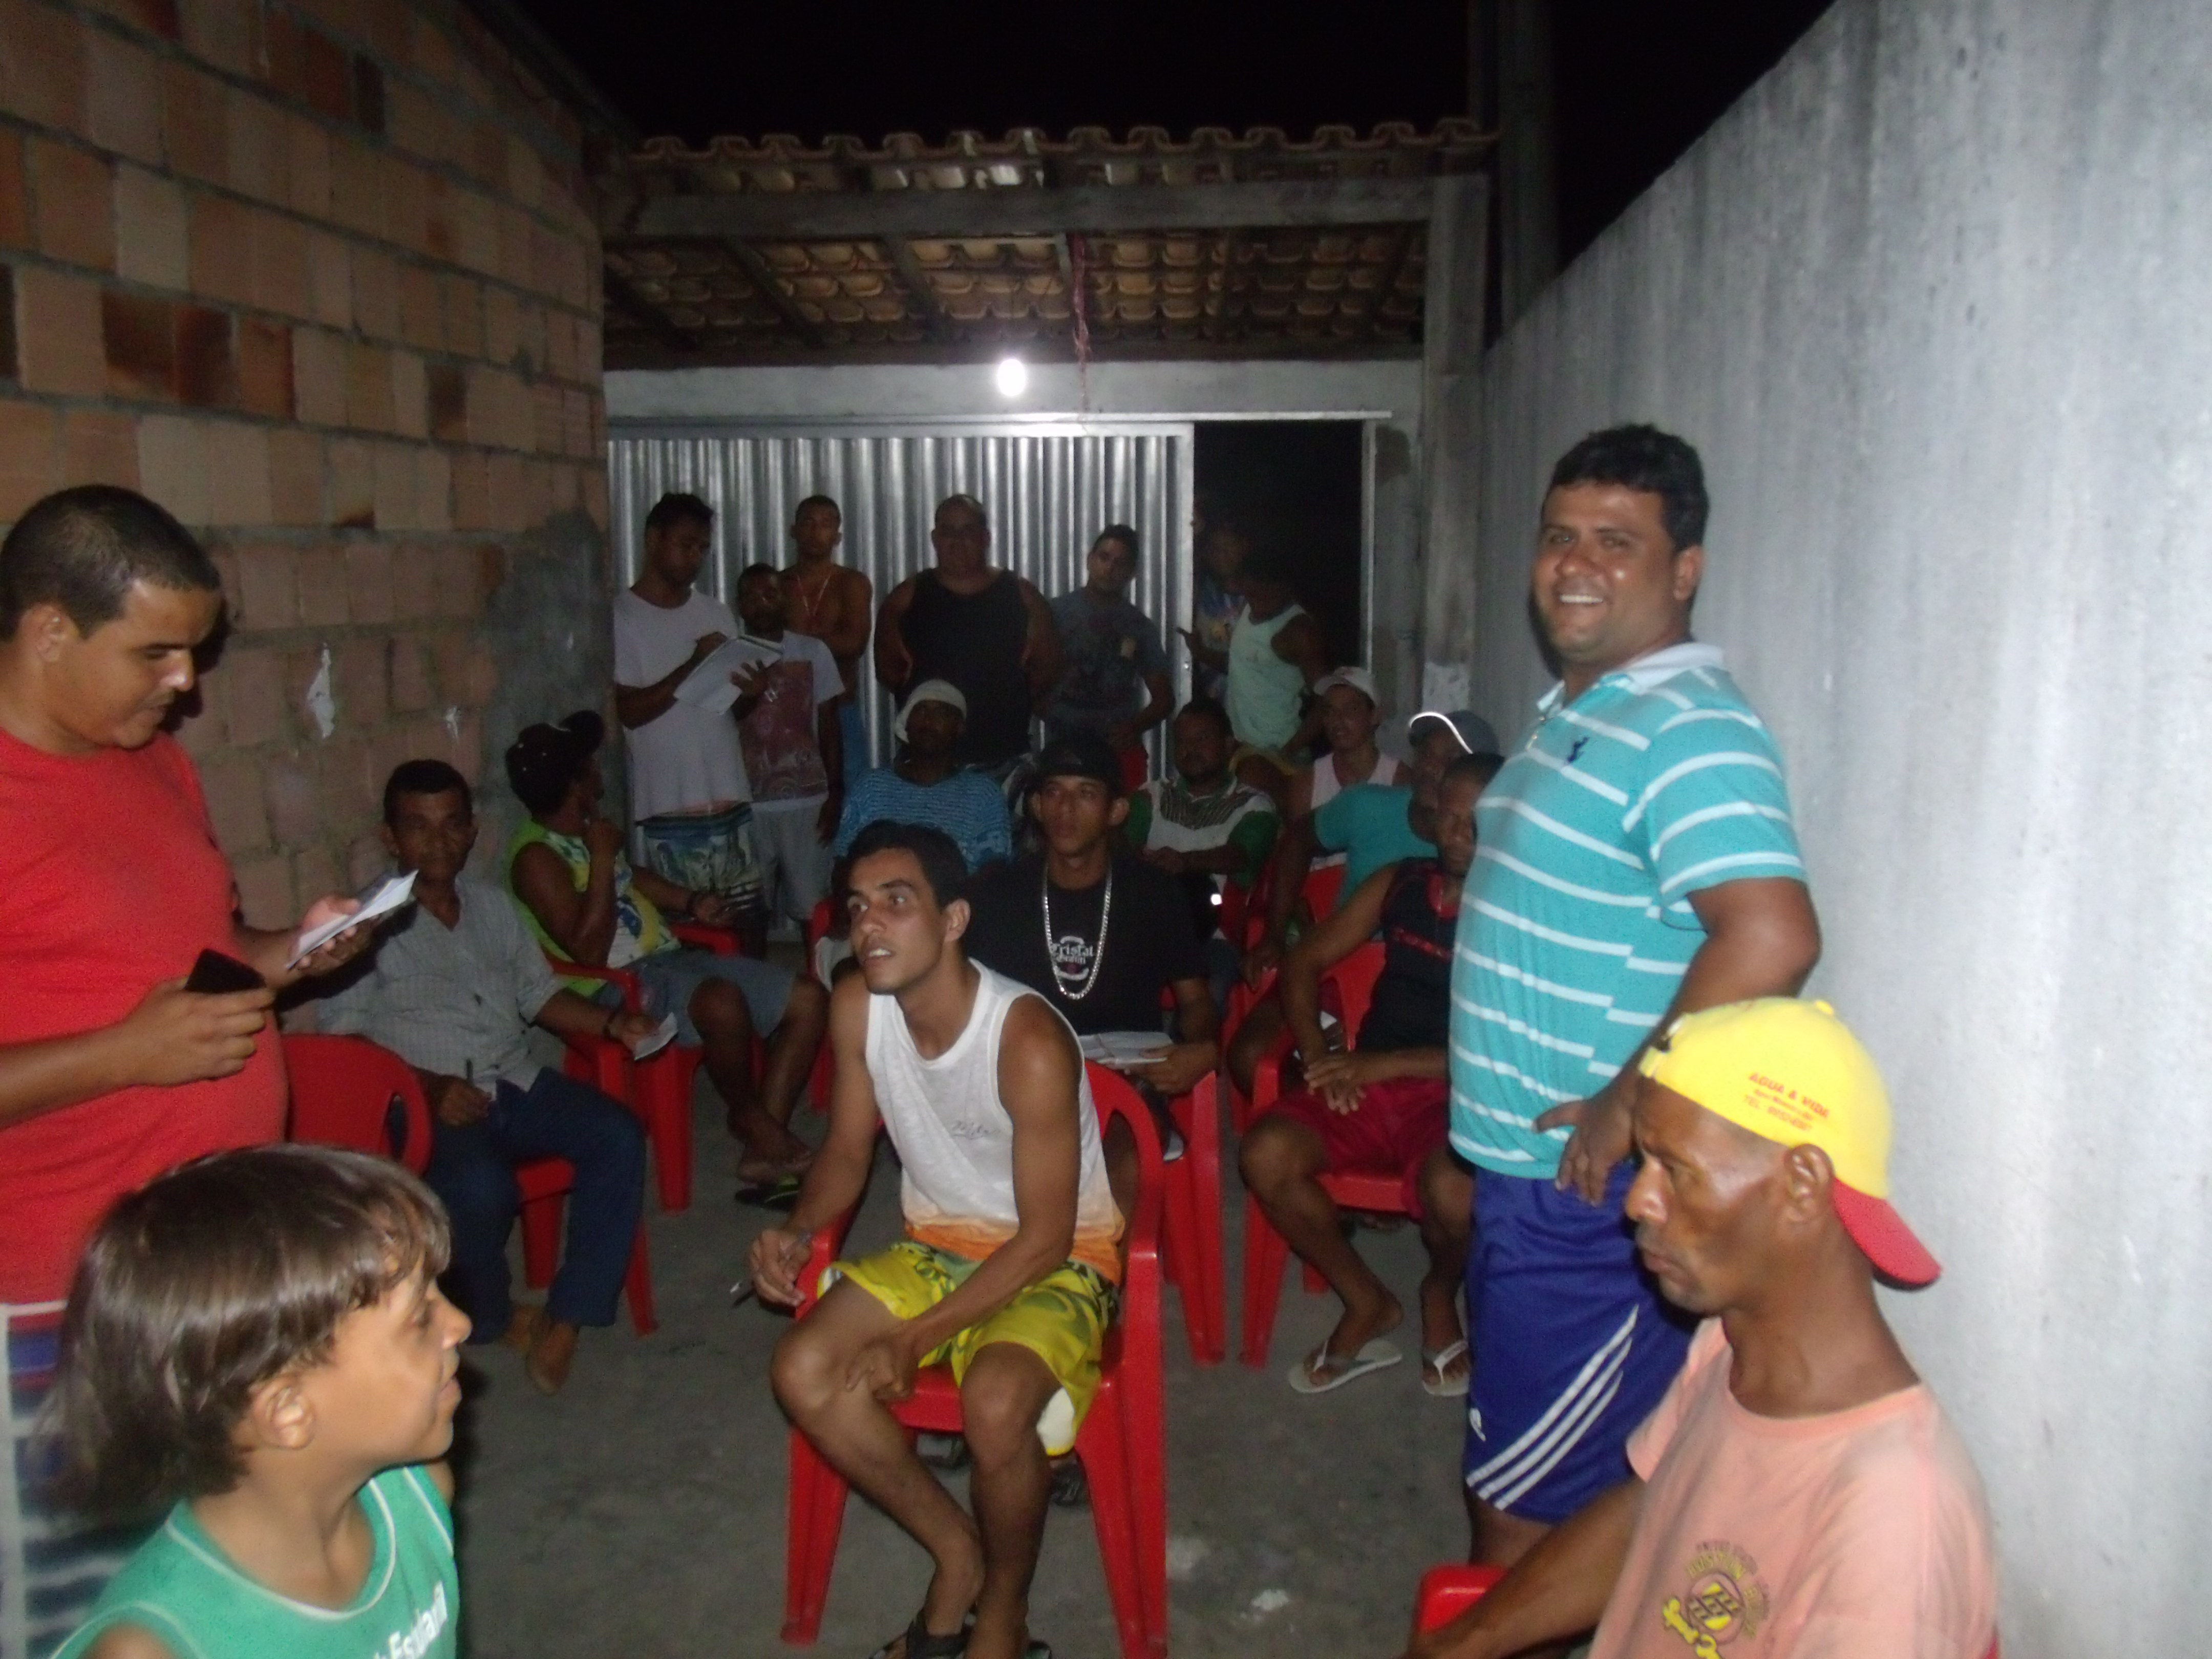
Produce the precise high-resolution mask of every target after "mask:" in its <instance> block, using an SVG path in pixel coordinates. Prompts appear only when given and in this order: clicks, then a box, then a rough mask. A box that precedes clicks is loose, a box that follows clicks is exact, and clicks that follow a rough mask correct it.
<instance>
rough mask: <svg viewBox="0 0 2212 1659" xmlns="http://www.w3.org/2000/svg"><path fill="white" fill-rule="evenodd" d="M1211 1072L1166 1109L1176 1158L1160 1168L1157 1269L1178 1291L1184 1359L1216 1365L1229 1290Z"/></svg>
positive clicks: (1223, 1351) (1224, 1347) (1225, 1332)
mask: <svg viewBox="0 0 2212 1659" xmlns="http://www.w3.org/2000/svg"><path fill="white" fill-rule="evenodd" d="M1219 1075H1220V1074H1219V1073H1208V1074H1207V1075H1206V1076H1205V1077H1204V1078H1201V1079H1200V1080H1199V1085H1198V1086H1197V1087H1196V1088H1195V1089H1193V1090H1192V1091H1190V1092H1189V1093H1188V1094H1184V1095H1178V1096H1176V1097H1175V1098H1174V1099H1173V1100H1171V1101H1170V1102H1169V1103H1168V1115H1170V1116H1171V1117H1172V1118H1174V1119H1175V1125H1176V1128H1177V1129H1178V1130H1180V1131H1181V1132H1182V1141H1183V1152H1182V1157H1181V1158H1177V1159H1176V1161H1175V1162H1174V1163H1172V1164H1168V1165H1167V1166H1166V1174H1165V1176H1164V1190H1165V1196H1166V1200H1167V1202H1166V1210H1165V1215H1164V1225H1165V1232H1164V1237H1163V1239H1162V1244H1163V1247H1164V1248H1163V1249H1162V1251H1161V1255H1162V1261H1163V1266H1164V1269H1165V1272H1166V1274H1167V1279H1168V1282H1169V1283H1170V1285H1174V1286H1175V1287H1176V1289H1177V1290H1178V1291H1181V1292H1182V1322H1183V1330H1184V1332H1185V1334H1187V1335H1188V1337H1189V1339H1190V1357H1191V1358H1192V1360H1193V1361H1194V1362H1195V1363H1196V1364H1200V1365H1218V1364H1220V1363H1221V1361H1222V1359H1223V1358H1225V1356H1226V1355H1227V1353H1228V1352H1229V1289H1228V1281H1227V1274H1226V1270H1225V1268H1224V1267H1223V1265H1222V1259H1221V1249H1222V1247H1221V1105H1220V1081H1219Z"/></svg>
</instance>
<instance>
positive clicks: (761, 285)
mask: <svg viewBox="0 0 2212 1659" xmlns="http://www.w3.org/2000/svg"><path fill="white" fill-rule="evenodd" d="M729 248H730V257H731V258H732V259H735V260H736V261H737V262H738V264H740V265H742V266H744V272H745V275H746V276H750V277H751V278H752V283H753V286H754V287H755V288H757V289H759V290H760V296H761V298H762V299H763V300H765V301H768V303H769V309H770V310H772V311H774V312H775V314H776V315H777V316H779V317H781V318H782V319H783V325H784V326H785V327H786V328H787V329H789V330H790V331H792V332H793V334H796V335H797V336H798V337H799V338H800V339H802V340H804V341H805V342H806V343H807V344H808V345H810V346H811V347H813V349H815V350H817V351H819V350H821V349H822V331H821V330H820V329H818V328H817V327H816V326H815V325H814V324H813V322H812V320H811V319H809V318H808V316H807V315H806V313H805V312H803V311H801V310H800V309H799V307H797V306H796V305H795V304H793V302H792V298H791V296H790V295H788V294H786V293H785V292H784V291H783V284H782V283H779V282H778V281H776V279H775V272H774V271H772V270H769V268H768V261H767V260H765V259H763V258H761V257H760V255H759V254H758V253H757V252H754V251H753V250H752V249H750V248H749V247H747V246H745V245H744V243H743V242H732V243H731V244H730V245H729Z"/></svg>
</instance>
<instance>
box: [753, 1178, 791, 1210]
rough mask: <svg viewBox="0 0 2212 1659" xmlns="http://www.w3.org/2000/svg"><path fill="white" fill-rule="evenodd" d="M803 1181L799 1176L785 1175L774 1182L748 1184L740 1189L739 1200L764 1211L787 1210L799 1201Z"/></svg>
mask: <svg viewBox="0 0 2212 1659" xmlns="http://www.w3.org/2000/svg"><path fill="white" fill-rule="evenodd" d="M802 1179H803V1177H801V1176H795V1175H785V1176H777V1177H776V1178H775V1180H774V1181H755V1182H747V1183H746V1184H745V1185H744V1186H742V1187H740V1188H738V1190H737V1200H738V1203H740V1204H750V1205H753V1206H757V1207H758V1208H760V1209H763V1210H787V1209H789V1208H790V1207H791V1206H793V1205H794V1204H796V1203H797V1202H798V1201H799V1183H800V1182H801V1180H802Z"/></svg>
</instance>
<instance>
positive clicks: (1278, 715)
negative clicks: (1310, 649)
mask: <svg viewBox="0 0 2212 1659" xmlns="http://www.w3.org/2000/svg"><path fill="white" fill-rule="evenodd" d="M1305 614H1306V613H1305V611H1304V610H1303V609H1301V608H1300V607H1299V606H1297V605H1285V606H1284V607H1283V608H1282V609H1281V610H1280V611H1277V612H1276V613H1275V614H1274V615H1273V616H1272V617H1268V618H1267V621H1265V622H1255V621H1254V620H1253V618H1252V613H1251V612H1250V611H1240V612H1238V613H1237V625H1236V627H1235V629H1232V630H1231V633H1230V635H1229V724H1230V726H1231V728H1232V729H1234V730H1235V732H1236V733H1237V741H1238V742H1239V743H1249V744H1252V745H1253V747H1255V748H1256V749H1272V750H1280V749H1281V748H1282V746H1283V745H1284V744H1286V743H1288V742H1289V741H1290V740H1291V736H1292V734H1294V733H1295V732H1297V729H1298V694H1299V693H1300V692H1302V691H1304V690H1305V689H1306V677H1305V671H1304V670H1303V669H1301V668H1300V667H1299V666H1298V665H1297V664H1296V663H1294V662H1285V661H1284V660H1283V659H1281V658H1280V657H1279V656H1277V655H1276V654H1275V636H1276V635H1278V634H1279V633H1281V632H1282V631H1283V629H1285V628H1287V627H1289V626H1290V623H1291V617H1303V616H1304V615H1305Z"/></svg>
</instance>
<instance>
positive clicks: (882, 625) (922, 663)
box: [876, 495, 1060, 775]
mask: <svg viewBox="0 0 2212 1659" xmlns="http://www.w3.org/2000/svg"><path fill="white" fill-rule="evenodd" d="M929 540H930V544H931V545H932V546H933V547H934V548H935V549H936V550H937V568H935V569H933V570H924V571H921V572H920V573H918V574H915V575H912V576H909V577H908V578H907V579H906V580H904V581H902V582H901V583H900V584H899V585H898V586H896V587H894V588H893V589H892V590H891V591H890V594H889V595H888V596H887V597H886V598H885V599H884V605H883V610H882V611H880V612H879V613H878V616H877V617H876V678H877V679H878V680H879V681H881V682H882V683H883V684H884V685H886V686H888V687H890V689H891V690H893V691H894V692H896V694H898V695H899V696H905V694H906V690H907V688H908V685H910V684H911V685H919V684H921V682H922V681H924V680H933V679H936V680H950V681H951V683H952V684H955V685H957V686H958V687H959V688H960V691H961V695H962V696H965V697H966V698H967V699H968V729H967V731H966V732H964V733H963V736H962V738H961V740H960V744H959V746H958V747H957V749H955V750H953V756H952V757H953V759H954V760H955V761H956V762H957V763H959V764H961V765H963V766H975V767H980V768H982V769H985V770H987V771H991V772H994V773H999V774H1001V775H1003V774H1004V773H1005V772H1006V771H1007V770H1009V769H1011V768H1012V764H1013V763H1014V762H1015V761H1017V760H1018V759H1020V758H1021V757H1022V756H1024V755H1025V754H1027V753H1028V752H1029V747H1030V721H1031V720H1033V719H1035V718H1036V715H1037V714H1039V713H1040V712H1041V711H1042V708H1043V706H1044V702H1045V700H1046V699H1047V698H1048V696H1050V695H1051V693H1052V690H1053V687H1054V685H1055V684H1058V682H1059V679H1060V638H1059V635H1058V632H1057V631H1056V630H1055V629H1054V627H1053V623H1052V612H1051V610H1050V609H1049V608H1048V606H1047V605H1046V604H1045V602H1044V599H1043V597H1042V595H1040V594H1039V593H1038V592H1037V590H1036V584H1035V583H1033V582H1031V581H1030V580H1028V579H1027V578H1026V577H1023V576H1018V575H1016V574H1014V573H1013V572H1012V571H1011V570H999V569H995V568H993V567H992V565H991V563H990V555H991V524H990V520H989V519H987V517H986V516H985V515H984V512H983V507H982V503H981V502H980V501H977V500H976V499H975V497H974V496H972V495H951V496H947V497H946V498H945V500H944V501H941V502H939V504H938V508H937V517H936V520H935V523H934V525H933V527H932V529H931V530H930V532H929Z"/></svg>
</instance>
